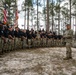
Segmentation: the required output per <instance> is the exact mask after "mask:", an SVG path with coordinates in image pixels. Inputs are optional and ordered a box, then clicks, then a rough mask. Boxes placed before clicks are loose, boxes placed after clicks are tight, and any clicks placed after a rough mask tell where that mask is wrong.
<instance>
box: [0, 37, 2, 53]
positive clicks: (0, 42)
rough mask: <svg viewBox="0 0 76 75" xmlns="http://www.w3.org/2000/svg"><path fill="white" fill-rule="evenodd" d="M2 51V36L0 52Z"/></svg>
mask: <svg viewBox="0 0 76 75" xmlns="http://www.w3.org/2000/svg"><path fill="white" fill-rule="evenodd" d="M1 51H2V39H1V38H0V52H1Z"/></svg>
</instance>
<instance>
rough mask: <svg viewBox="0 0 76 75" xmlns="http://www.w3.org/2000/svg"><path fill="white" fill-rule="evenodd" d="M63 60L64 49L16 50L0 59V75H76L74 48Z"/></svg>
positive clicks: (75, 49)
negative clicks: (68, 57) (69, 56)
mask: <svg viewBox="0 0 76 75" xmlns="http://www.w3.org/2000/svg"><path fill="white" fill-rule="evenodd" d="M72 51H73V52H72V55H73V59H72V60H63V58H64V57H65V56H66V49H65V47H61V48H59V47H56V48H37V49H25V50H17V51H13V52H11V53H6V54H4V55H3V56H2V57H0V75H76V48H72Z"/></svg>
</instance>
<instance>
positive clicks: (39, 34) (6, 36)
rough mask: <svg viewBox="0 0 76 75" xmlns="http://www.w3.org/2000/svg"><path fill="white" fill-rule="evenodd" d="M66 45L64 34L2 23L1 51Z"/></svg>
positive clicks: (0, 29)
mask: <svg viewBox="0 0 76 75" xmlns="http://www.w3.org/2000/svg"><path fill="white" fill-rule="evenodd" d="M64 45H65V43H64V40H63V36H62V35H56V33H55V32H51V31H49V32H46V31H44V30H39V31H34V30H33V29H31V30H24V29H20V28H19V27H15V28H13V27H12V26H8V25H2V23H0V53H5V52H9V51H11V50H17V49H26V48H38V47H58V46H59V47H61V46H64Z"/></svg>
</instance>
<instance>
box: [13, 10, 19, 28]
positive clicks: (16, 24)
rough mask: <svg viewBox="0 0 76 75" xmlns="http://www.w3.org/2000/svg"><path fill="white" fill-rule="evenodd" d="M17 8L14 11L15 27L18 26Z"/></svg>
mask: <svg viewBox="0 0 76 75" xmlns="http://www.w3.org/2000/svg"><path fill="white" fill-rule="evenodd" d="M18 18H19V17H18V10H17V9H16V12H15V24H14V26H15V27H17V26H18Z"/></svg>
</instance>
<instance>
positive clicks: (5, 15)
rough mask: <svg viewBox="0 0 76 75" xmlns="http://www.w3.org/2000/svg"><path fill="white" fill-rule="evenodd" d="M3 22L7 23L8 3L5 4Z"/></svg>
mask: <svg viewBox="0 0 76 75" xmlns="http://www.w3.org/2000/svg"><path fill="white" fill-rule="evenodd" d="M3 17H4V18H3V22H4V24H6V23H7V10H6V4H4V9H3Z"/></svg>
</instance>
